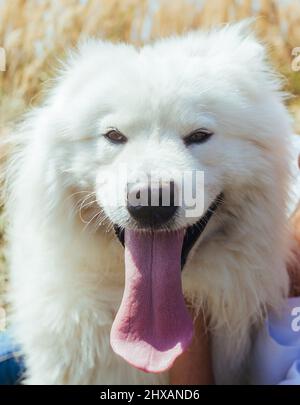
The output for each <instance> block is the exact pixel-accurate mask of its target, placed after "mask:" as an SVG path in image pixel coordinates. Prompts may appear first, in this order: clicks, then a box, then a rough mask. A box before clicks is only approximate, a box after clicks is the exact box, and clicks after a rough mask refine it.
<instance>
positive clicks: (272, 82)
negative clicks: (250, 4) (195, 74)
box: [182, 19, 285, 96]
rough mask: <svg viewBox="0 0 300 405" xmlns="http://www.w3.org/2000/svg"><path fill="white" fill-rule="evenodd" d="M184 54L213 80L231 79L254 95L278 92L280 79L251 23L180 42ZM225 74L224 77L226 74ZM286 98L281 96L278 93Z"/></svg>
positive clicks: (250, 21)
mask: <svg viewBox="0 0 300 405" xmlns="http://www.w3.org/2000/svg"><path fill="white" fill-rule="evenodd" d="M182 45H183V46H182V48H183V51H184V52H185V53H186V54H187V55H189V56H190V57H192V58H198V59H199V63H203V64H204V65H205V68H206V71H211V72H214V74H215V76H216V77H218V76H223V77H230V76H231V77H234V80H235V82H236V83H238V82H239V81H240V82H241V83H243V84H245V88H249V91H251V89H252V90H253V92H257V91H259V92H260V93H261V92H264V91H265V92H276V93H277V92H280V90H281V88H282V78H281V77H280V76H279V75H278V74H277V73H276V72H275V70H274V69H273V67H272V64H271V63H270V62H269V58H268V50H267V47H266V44H264V43H263V41H262V40H260V39H259V38H258V37H257V35H256V33H255V29H254V19H246V20H243V21H241V22H238V23H234V24H226V25H224V26H221V27H218V28H215V29H212V30H211V31H208V32H206V33H205V32H204V33H203V32H201V31H199V32H198V31H195V32H191V33H188V34H187V35H186V36H185V37H184V38H183V43H182ZM226 73H227V74H226ZM281 94H283V95H284V96H285V94H284V93H281Z"/></svg>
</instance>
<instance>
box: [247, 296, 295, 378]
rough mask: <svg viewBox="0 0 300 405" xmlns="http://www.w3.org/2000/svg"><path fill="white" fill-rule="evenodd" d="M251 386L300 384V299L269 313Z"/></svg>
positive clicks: (254, 356) (253, 359) (257, 344)
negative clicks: (277, 312) (276, 312)
mask: <svg viewBox="0 0 300 405" xmlns="http://www.w3.org/2000/svg"><path fill="white" fill-rule="evenodd" d="M250 383H251V384H259V385H265V384H272V385H274V384H281V385H300V297H297V298H289V299H288V300H287V302H286V306H285V307H284V308H283V310H282V313H281V314H280V315H277V316H276V315H274V314H272V313H271V314H269V317H268V319H267V320H266V322H265V325H264V327H263V328H262V330H261V331H260V332H259V334H258V336H257V338H256V341H255V344H254V348H253V353H252V356H251V370H250Z"/></svg>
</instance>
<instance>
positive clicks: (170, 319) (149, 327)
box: [110, 230, 193, 373]
mask: <svg viewBox="0 0 300 405" xmlns="http://www.w3.org/2000/svg"><path fill="white" fill-rule="evenodd" d="M183 237H184V233H183V232H181V231H180V232H153V233H143V232H138V231H130V230H126V231H125V267H126V270H125V271H126V275H125V290H124V295H123V299H122V302H121V306H120V308H119V311H118V313H117V315H116V318H115V321H114V323H113V326H112V329H111V334H110V342H111V346H112V348H113V350H114V351H115V353H117V354H119V355H120V356H122V357H123V358H124V359H125V360H126V361H128V363H130V364H131V365H133V366H135V367H137V368H139V369H141V370H143V371H147V372H153V373H159V372H162V371H165V370H167V369H168V368H170V367H171V366H172V364H173V362H174V360H175V359H176V358H177V357H178V356H179V355H180V354H181V353H183V352H184V351H185V350H186V348H187V347H188V346H189V344H190V342H191V339H192V335H193V323H192V320H191V318H190V316H189V313H188V311H187V309H186V306H185V302H184V298H183V294H182V289H181V271H180V258H181V249H182V243H183Z"/></svg>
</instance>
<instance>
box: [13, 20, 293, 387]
mask: <svg viewBox="0 0 300 405" xmlns="http://www.w3.org/2000/svg"><path fill="white" fill-rule="evenodd" d="M283 97H284V94H283V93H282V92H281V91H280V81H279V80H278V78H277V77H276V75H275V74H274V73H273V72H272V70H271V69H270V67H269V66H268V63H267V62H266V60H265V52H264V48H263V46H262V45H261V44H260V43H258V42H257V40H256V39H255V38H254V37H253V36H252V35H251V34H250V33H249V29H248V28H245V26H244V24H236V25H233V26H226V27H224V28H222V29H217V30H214V31H212V32H210V33H200V32H193V33H189V34H186V35H184V36H182V37H172V38H168V39H163V40H160V41H157V42H156V43H154V44H152V45H147V46H145V47H142V48H139V49H137V48H135V47H133V46H131V45H127V44H111V43H108V42H102V41H96V40H92V41H88V42H87V43H84V44H82V45H81V46H80V47H79V50H78V51H76V52H74V53H73V54H71V55H70V57H69V60H68V63H67V64H66V65H65V66H64V69H63V71H62V72H61V74H60V77H59V78H58V80H57V81H56V83H55V86H54V88H53V90H52V91H50V93H49V95H48V97H47V100H46V102H45V103H44V104H43V105H42V106H41V107H40V108H37V109H35V110H34V111H33V112H32V113H31V114H30V115H29V116H28V117H27V118H26V120H25V123H24V124H23V126H22V128H21V130H20V131H19V134H18V137H17V138H18V146H17V150H16V153H15V155H14V157H13V159H12V161H11V164H10V166H9V188H10V190H9V191H10V194H9V195H10V197H9V203H8V211H9V215H10V222H11V224H10V231H9V239H10V246H11V248H10V267H11V299H12V306H13V322H14V330H15V333H16V339H17V340H18V341H19V342H20V343H21V344H22V348H23V351H24V354H25V359H26V366H27V374H26V379H25V382H26V383H28V384H34V383H36V384H65V383H67V384H118V383H123V384H127V383H132V384H155V383H167V382H168V372H167V370H168V368H169V367H170V366H171V365H172V363H173V361H174V360H175V358H176V357H177V356H178V355H179V354H180V353H181V352H182V351H183V350H185V349H186V348H187V347H188V345H189V342H190V340H191V336H192V321H191V319H190V318H189V315H188V312H187V310H186V307H185V305H184V299H183V296H184V297H185V298H186V300H187V301H189V302H190V303H191V304H192V305H193V307H194V310H195V311H200V310H203V309H204V310H205V312H206V313H207V314H208V317H209V319H210V330H211V334H212V340H213V361H214V372H215V377H216V381H217V383H220V384H226V383H239V382H241V381H246V380H245V379H246V376H247V357H248V355H249V350H250V348H251V336H252V333H253V330H255V328H256V327H258V326H259V324H260V323H261V321H262V320H263V318H264V316H265V314H266V311H267V310H268V309H269V308H272V309H277V308H279V307H280V305H281V304H282V301H283V299H284V297H285V296H286V295H287V292H288V288H289V280H288V275H287V272H286V269H285V262H286V260H287V256H288V252H289V243H288V236H287V230H286V223H287V215H286V202H287V184H288V176H289V174H288V150H287V143H288V137H289V135H290V133H291V128H290V118H289V115H288V113H287V110H286V108H285V107H284V105H283ZM120 167H126V170H127V172H128V173H129V176H134V174H136V173H137V172H138V171H142V172H143V173H146V174H150V173H151V176H152V175H153V176H154V177H155V178H156V183H155V184H156V185H155V186H154V189H152V187H153V185H152V183H151V186H149V184H147V182H146V181H144V182H143V181H139V182H134V181H133V180H132V178H131V177H130V178H129V180H128V178H127V180H123V179H122V175H120V170H119V168H120ZM196 171H202V172H204V193H203V195H204V211H203V212H204V213H202V212H201V214H199V215H198V216H197V217H190V216H188V215H186V213H187V210H186V208H185V207H184V206H183V205H181V206H177V205H176V204H175V202H173V200H174V198H175V197H174V193H175V191H178V183H177V182H178V181H179V177H180V175H179V176H178V173H179V174H180V173H181V174H183V173H185V172H193V173H194V172H196ZM152 172H154V174H153V173H152ZM166 172H168V173H170V175H171V177H172V179H173V180H172V181H170V182H167V181H166V178H165V173H166ZM107 176H108V181H107ZM125 177H126V176H124V179H125ZM116 180H117V182H116ZM129 183H130V187H129ZM166 183H168V184H166ZM112 184H118V187H117V191H116V189H115V188H114V187H112ZM167 186H169V193H170V195H169V197H170V199H172V203H171V202H170V203H169V205H167V206H164V205H163V204H161V201H159V204H158V205H156V206H151V205H150V206H143V205H134V204H130V203H129V199H130V196H132V195H134V196H135V197H136V198H137V199H138V198H139V196H140V194H141V192H142V191H144V190H147V191H148V188H149V187H150V191H151V193H152V192H153V193H154V192H155V191H156V192H157V191H158V193H159V195H160V193H161V192H163V190H164V189H167ZM116 193H117V194H118V196H120V195H121V196H123V197H124V198H123V200H122V198H121V199H120V203H119V204H118V203H114V204H113V203H112V201H113V200H114V197H115V194H116ZM126 199H127V205H126V204H124V203H123V202H124V201H125V202H126ZM205 225H206V226H205ZM204 228H205V229H204ZM120 241H121V242H122V243H125V249H124V248H123V246H122V244H121V243H120ZM124 252H125V259H124ZM180 267H183V272H182V273H181V272H180ZM181 281H182V289H181ZM124 286H125V288H124ZM182 290H183V293H182ZM122 296H123V299H122ZM121 301H122V303H121ZM145 371H149V372H148V373H146V372H145Z"/></svg>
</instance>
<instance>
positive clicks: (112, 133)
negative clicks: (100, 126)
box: [104, 129, 127, 143]
mask: <svg viewBox="0 0 300 405" xmlns="http://www.w3.org/2000/svg"><path fill="white" fill-rule="evenodd" d="M104 136H105V138H106V139H108V140H109V141H111V142H112V143H126V142H127V138H126V136H125V135H123V134H121V132H120V131H118V130H117V129H111V130H109V131H108V132H107V133H106V134H105V135H104Z"/></svg>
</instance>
